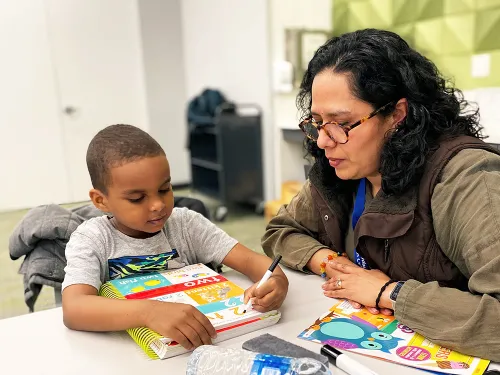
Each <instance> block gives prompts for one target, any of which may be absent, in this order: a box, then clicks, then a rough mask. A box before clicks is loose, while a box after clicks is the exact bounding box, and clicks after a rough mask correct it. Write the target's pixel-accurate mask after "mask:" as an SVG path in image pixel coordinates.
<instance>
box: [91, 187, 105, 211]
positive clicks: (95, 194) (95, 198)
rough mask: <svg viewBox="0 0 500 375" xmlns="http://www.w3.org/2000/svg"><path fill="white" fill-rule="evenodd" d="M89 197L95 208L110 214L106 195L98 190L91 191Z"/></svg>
mask: <svg viewBox="0 0 500 375" xmlns="http://www.w3.org/2000/svg"><path fill="white" fill-rule="evenodd" d="M89 197H90V200H91V201H92V203H93V204H94V206H96V207H97V208H98V209H99V210H101V211H103V212H109V207H108V200H107V199H106V195H104V193H103V192H102V191H100V190H98V189H91V190H90V191H89Z"/></svg>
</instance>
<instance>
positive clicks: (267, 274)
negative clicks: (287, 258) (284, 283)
mask: <svg viewBox="0 0 500 375" xmlns="http://www.w3.org/2000/svg"><path fill="white" fill-rule="evenodd" d="M280 260H281V255H278V256H277V257H276V258H274V261H273V263H272V264H271V265H270V266H269V268H268V269H267V271H266V273H265V274H264V276H263V277H262V279H261V280H260V281H259V283H258V284H257V288H255V289H258V288H260V287H261V286H262V284H264V283H265V282H266V281H267V280H269V278H270V277H271V275H272V274H273V272H274V269H275V268H276V266H277V265H278V263H279V262H280ZM250 307H252V299H251V298H250V299H249V300H248V302H247V304H246V306H245V310H243V314H244V313H246V312H247V310H250Z"/></svg>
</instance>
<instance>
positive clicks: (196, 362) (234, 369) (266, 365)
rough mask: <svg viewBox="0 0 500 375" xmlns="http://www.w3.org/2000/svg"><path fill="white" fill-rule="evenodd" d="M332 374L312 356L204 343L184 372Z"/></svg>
mask: <svg viewBox="0 0 500 375" xmlns="http://www.w3.org/2000/svg"><path fill="white" fill-rule="evenodd" d="M285 374H286V375H331V372H330V370H329V369H328V368H327V367H326V366H325V365H324V364H323V363H321V362H319V361H317V360H315V359H312V358H290V357H280V356H275V355H269V354H259V353H254V352H249V351H246V350H242V349H232V348H221V347H218V346H213V345H204V346H200V347H199V348H197V349H196V350H195V351H194V352H193V353H192V354H191V356H190V357H189V361H188V365H187V370H186V375H285Z"/></svg>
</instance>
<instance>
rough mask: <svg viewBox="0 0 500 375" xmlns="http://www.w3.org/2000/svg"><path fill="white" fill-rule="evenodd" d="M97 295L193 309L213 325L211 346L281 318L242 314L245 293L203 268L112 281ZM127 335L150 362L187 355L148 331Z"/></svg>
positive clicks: (134, 330)
mask: <svg viewBox="0 0 500 375" xmlns="http://www.w3.org/2000/svg"><path fill="white" fill-rule="evenodd" d="M99 294H100V295H102V296H104V297H108V298H117V299H154V300H158V301H165V302H177V303H186V304H189V305H192V306H194V307H196V308H197V309H198V310H199V311H201V312H202V313H203V314H205V316H207V318H208V319H210V321H211V323H212V324H213V326H214V328H215V330H216V331H217V338H216V339H215V340H213V342H214V343H217V342H221V341H224V340H228V339H231V338H233V337H236V336H240V335H243V334H245V333H249V332H253V331H255V330H258V329H261V328H264V327H268V326H270V325H273V324H275V323H277V322H278V320H279V319H280V317H281V314H280V312H279V311H270V312H267V313H260V312H258V311H255V310H250V311H247V312H246V313H243V309H244V303H243V294H244V290H243V289H242V288H240V287H239V286H238V285H236V284H234V283H233V282H231V281H229V280H227V279H226V278H225V277H223V276H222V275H220V274H218V273H217V272H215V271H213V270H211V269H210V268H208V267H207V266H205V265H203V264H193V265H190V266H187V267H183V268H180V269H175V270H167V271H164V272H155V273H149V274H140V275H134V276H129V277H126V278H123V279H116V280H111V281H108V282H106V283H105V284H103V285H102V286H101V288H100V290H99ZM127 332H128V334H129V335H130V336H131V337H132V338H133V339H134V341H135V342H136V343H137V344H138V345H139V346H140V347H141V348H142V349H143V350H144V351H145V352H146V354H147V355H148V356H149V357H151V358H153V359H157V358H160V359H165V358H169V357H173V356H176V355H179V354H183V353H186V352H187V350H186V349H184V348H183V347H182V346H181V345H179V344H178V343H177V342H175V341H173V340H171V339H169V338H168V337H163V336H161V335H159V334H158V333H156V332H154V331H153V330H151V329H149V328H145V327H140V328H132V329H129V330H127Z"/></svg>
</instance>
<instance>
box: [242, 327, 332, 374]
mask: <svg viewBox="0 0 500 375" xmlns="http://www.w3.org/2000/svg"><path fill="white" fill-rule="evenodd" d="M241 347H242V348H243V349H246V350H249V351H251V352H256V353H262V354H272V355H281V356H284V357H293V358H302V357H306V358H313V359H316V360H318V361H320V362H321V363H323V364H324V365H325V366H327V367H328V358H327V357H325V356H324V355H322V354H319V353H314V352H312V351H310V350H307V349H306V348H303V347H301V346H298V345H295V344H292V343H291V342H289V341H285V340H282V339H280V338H279V337H276V336H273V335H270V334H269V333H266V334H264V335H261V336H257V337H255V338H253V339H250V340H248V341H245V342H244V343H243V345H242V346H241Z"/></svg>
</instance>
